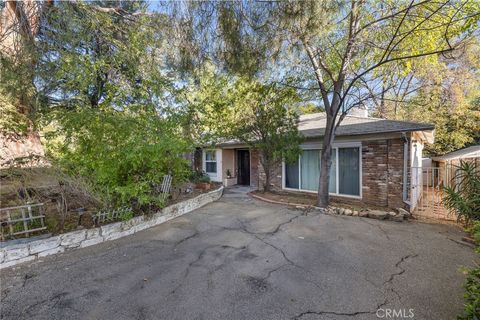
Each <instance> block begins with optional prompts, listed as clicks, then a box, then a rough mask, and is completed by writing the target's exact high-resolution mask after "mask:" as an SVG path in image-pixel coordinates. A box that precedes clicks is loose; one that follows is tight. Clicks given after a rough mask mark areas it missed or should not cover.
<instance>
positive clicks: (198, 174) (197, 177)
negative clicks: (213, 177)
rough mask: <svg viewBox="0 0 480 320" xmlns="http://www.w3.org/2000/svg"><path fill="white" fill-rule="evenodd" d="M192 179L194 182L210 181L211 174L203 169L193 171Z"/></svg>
mask: <svg viewBox="0 0 480 320" xmlns="http://www.w3.org/2000/svg"><path fill="white" fill-rule="evenodd" d="M190 181H191V182H194V183H201V182H207V183H208V182H210V176H209V175H208V174H206V173H205V172H203V171H193V172H192V173H191V174H190Z"/></svg>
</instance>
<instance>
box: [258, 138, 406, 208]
mask: <svg viewBox="0 0 480 320" xmlns="http://www.w3.org/2000/svg"><path fill="white" fill-rule="evenodd" d="M403 147H404V145H403V140H402V139H388V140H387V139H382V140H372V141H363V142H362V199H360V200H359V199H352V198H345V197H335V196H332V197H331V198H332V200H334V201H338V202H344V203H353V204H354V203H363V204H366V205H371V206H378V207H389V208H399V207H401V208H406V209H408V206H407V205H406V204H405V203H404V202H403ZM252 160H253V158H252ZM252 163H253V162H252ZM258 167H259V169H258V173H259V189H260V190H262V189H263V184H264V181H265V173H264V170H263V168H262V166H261V165H258ZM271 183H272V190H281V189H282V167H281V165H279V166H278V167H277V168H275V170H274V172H273V173H272V178H271Z"/></svg>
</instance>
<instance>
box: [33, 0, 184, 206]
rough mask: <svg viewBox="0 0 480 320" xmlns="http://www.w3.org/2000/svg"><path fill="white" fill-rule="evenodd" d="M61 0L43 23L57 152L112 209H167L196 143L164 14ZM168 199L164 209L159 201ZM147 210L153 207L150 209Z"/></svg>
mask: <svg viewBox="0 0 480 320" xmlns="http://www.w3.org/2000/svg"><path fill="white" fill-rule="evenodd" d="M102 4H103V3H102V2H95V3H94V4H92V3H86V2H79V1H77V2H60V3H58V5H56V6H54V7H53V8H51V10H50V12H49V15H48V19H47V20H46V21H45V23H43V24H42V25H41V32H40V34H39V36H38V42H37V49H38V55H39V61H38V63H37V65H36V67H37V68H36V85H37V88H38V92H39V100H40V105H41V109H40V111H41V112H42V115H43V119H42V120H43V122H42V124H43V125H44V126H43V130H44V132H45V137H46V139H47V142H48V144H47V146H48V151H49V153H50V156H51V158H52V159H53V160H54V161H55V163H57V164H59V165H60V166H61V167H62V168H64V169H65V170H67V171H68V172H69V173H70V174H72V175H77V174H79V175H81V176H83V177H86V178H87V179H88V180H89V181H90V182H91V183H92V185H93V186H94V187H95V188H96V189H97V190H99V191H101V193H102V194H103V195H105V196H106V197H107V200H108V202H107V203H109V204H111V205H132V206H133V205H140V206H147V208H146V209H148V206H150V205H152V204H157V205H162V203H161V202H162V199H161V198H160V197H159V196H158V193H159V189H160V188H159V186H160V185H161V183H162V179H163V176H164V175H166V174H169V175H172V177H173V181H174V183H177V182H181V181H182V180H184V179H185V178H186V176H187V175H188V166H187V161H186V159H184V158H182V157H181V155H182V154H183V153H185V152H187V151H188V149H189V146H190V145H189V141H188V139H185V138H184V137H183V136H182V133H181V131H180V130H179V123H180V122H181V121H182V119H181V115H178V114H177V113H176V112H175V110H174V109H175V108H172V105H174V103H173V102H172V99H174V90H172V89H171V88H172V85H171V79H170V78H168V77H167V76H165V73H164V66H165V64H164V63H163V62H162V61H163V56H162V50H163V48H164V38H163V37H162V35H161V32H162V21H163V20H162V16H161V15H149V14H147V12H146V11H145V4H144V3H143V2H129V1H126V2H123V1H122V2H115V3H112V2H109V1H108V2H106V5H107V6H102ZM159 202H160V203H159ZM142 209H144V208H142Z"/></svg>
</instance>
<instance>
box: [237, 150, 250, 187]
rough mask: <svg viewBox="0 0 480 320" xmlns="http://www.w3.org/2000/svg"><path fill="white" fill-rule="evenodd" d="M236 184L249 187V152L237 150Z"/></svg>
mask: <svg viewBox="0 0 480 320" xmlns="http://www.w3.org/2000/svg"><path fill="white" fill-rule="evenodd" d="M237 183H238V184H240V185H250V151H248V150H237Z"/></svg>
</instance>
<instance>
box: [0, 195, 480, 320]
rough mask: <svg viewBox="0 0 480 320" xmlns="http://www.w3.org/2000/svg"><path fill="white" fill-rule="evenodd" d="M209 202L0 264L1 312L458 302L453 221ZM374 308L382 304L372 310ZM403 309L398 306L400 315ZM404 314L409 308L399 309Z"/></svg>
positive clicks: (332, 312)
mask: <svg viewBox="0 0 480 320" xmlns="http://www.w3.org/2000/svg"><path fill="white" fill-rule="evenodd" d="M245 191H246V190H242V189H228V190H226V192H225V195H224V197H222V198H221V199H220V200H219V201H217V202H215V203H212V204H209V205H207V206H205V207H203V208H201V209H199V210H196V211H194V212H192V213H190V214H187V215H184V216H182V217H179V218H177V219H174V220H171V221H169V222H167V223H165V224H163V225H160V226H158V227H154V228H151V229H149V230H145V231H143V232H139V233H137V234H135V235H132V236H129V237H126V238H122V239H118V240H116V241H112V242H108V243H103V244H100V245H98V246H93V247H89V248H86V249H81V250H77V251H72V252H68V253H65V254H61V255H58V256H52V257H48V258H45V259H44V260H43V261H42V262H36V263H33V264H30V265H23V266H21V267H17V268H13V269H12V268H10V269H6V270H2V271H1V278H0V280H1V317H2V318H3V319H115V320H117V319H222V320H224V319H275V320H277V319H377V316H376V313H377V310H379V309H380V311H379V315H380V316H382V315H384V314H383V313H382V312H385V310H386V309H395V310H400V309H402V310H404V312H408V311H409V309H413V314H414V318H413V319H452V318H454V317H455V315H456V314H458V313H459V312H461V310H462V304H463V298H462V294H463V289H462V288H461V286H462V283H463V280H464V276H463V275H462V274H461V273H460V272H459V270H458V269H459V267H460V266H465V265H466V266H469V265H472V264H473V261H474V259H475V254H474V253H473V250H472V249H471V248H470V247H468V246H466V245H464V244H462V243H461V237H462V235H463V233H462V231H461V230H460V229H459V228H455V227H452V226H446V225H428V224H420V223H412V222H407V223H396V222H389V221H376V220H370V219H364V218H358V217H346V216H327V215H323V214H318V213H316V212H306V211H301V210H293V209H290V208H286V207H284V206H280V205H274V204H267V203H264V202H260V201H257V200H252V199H251V198H249V197H248V196H247V195H246V194H245ZM382 310H383V311H382ZM406 315H408V314H406ZM410 319H412V318H410Z"/></svg>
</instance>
